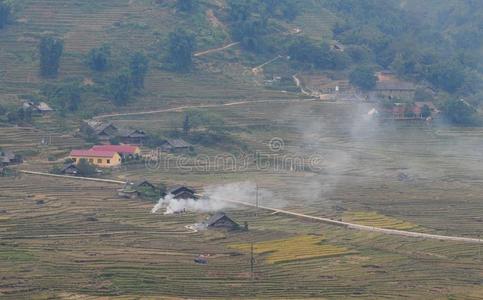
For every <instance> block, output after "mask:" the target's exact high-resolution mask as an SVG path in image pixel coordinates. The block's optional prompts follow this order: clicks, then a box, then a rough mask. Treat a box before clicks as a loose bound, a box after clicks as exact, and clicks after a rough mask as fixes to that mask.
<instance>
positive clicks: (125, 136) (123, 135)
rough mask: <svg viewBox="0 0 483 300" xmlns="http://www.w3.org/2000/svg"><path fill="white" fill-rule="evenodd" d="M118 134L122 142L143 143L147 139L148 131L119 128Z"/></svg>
mask: <svg viewBox="0 0 483 300" xmlns="http://www.w3.org/2000/svg"><path fill="white" fill-rule="evenodd" d="M117 136H118V137H119V139H120V141H121V143H124V144H133V145H142V144H144V142H145V141H146V137H147V135H146V133H145V132H144V131H143V130H139V129H125V128H122V129H119V130H118V134H117Z"/></svg>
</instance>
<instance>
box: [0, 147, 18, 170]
mask: <svg viewBox="0 0 483 300" xmlns="http://www.w3.org/2000/svg"><path fill="white" fill-rule="evenodd" d="M19 163H22V158H21V157H20V156H19V155H16V154H15V153H13V152H12V151H7V150H0V166H4V167H6V166H9V165H14V164H19Z"/></svg>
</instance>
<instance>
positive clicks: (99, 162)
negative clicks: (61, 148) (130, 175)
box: [70, 153, 121, 168]
mask: <svg viewBox="0 0 483 300" xmlns="http://www.w3.org/2000/svg"><path fill="white" fill-rule="evenodd" d="M70 158H71V159H73V160H74V161H75V163H76V164H78V163H79V162H80V160H81V159H85V160H87V161H88V162H90V163H91V164H93V165H95V166H98V167H102V168H109V167H115V166H118V165H120V164H121V156H119V154H117V153H116V155H114V156H113V157H111V158H104V157H88V156H72V157H70Z"/></svg>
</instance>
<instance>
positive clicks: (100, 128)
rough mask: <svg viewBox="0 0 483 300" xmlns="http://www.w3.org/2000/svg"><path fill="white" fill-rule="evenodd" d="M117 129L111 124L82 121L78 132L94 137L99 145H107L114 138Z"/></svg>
mask: <svg viewBox="0 0 483 300" xmlns="http://www.w3.org/2000/svg"><path fill="white" fill-rule="evenodd" d="M117 130H118V129H117V127H116V126H114V125H113V124H112V123H111V122H101V121H96V120H88V121H83V122H82V124H81V128H80V132H81V133H83V134H84V135H86V136H93V137H96V138H97V140H98V141H99V142H100V143H103V144H109V143H110V140H111V139H112V138H115V137H116V133H117Z"/></svg>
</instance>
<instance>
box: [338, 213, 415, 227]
mask: <svg viewBox="0 0 483 300" xmlns="http://www.w3.org/2000/svg"><path fill="white" fill-rule="evenodd" d="M344 221H351V222H353V223H357V224H360V225H366V226H374V227H379V228H387V229H398V230H411V229H414V228H416V227H417V225H416V224H413V223H410V222H406V221H402V220H399V219H396V218H392V217H388V216H384V215H381V214H379V213H377V212H364V211H358V212H347V213H345V214H344Z"/></svg>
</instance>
